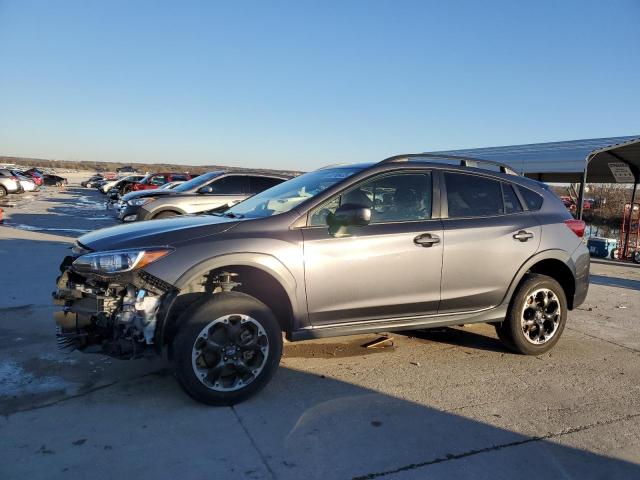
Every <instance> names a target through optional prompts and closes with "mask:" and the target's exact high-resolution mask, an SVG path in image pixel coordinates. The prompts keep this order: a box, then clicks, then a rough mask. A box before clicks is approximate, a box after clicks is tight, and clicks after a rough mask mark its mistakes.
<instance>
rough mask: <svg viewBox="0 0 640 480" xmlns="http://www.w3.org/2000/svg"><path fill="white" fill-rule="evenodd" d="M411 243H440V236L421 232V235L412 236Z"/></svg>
mask: <svg viewBox="0 0 640 480" xmlns="http://www.w3.org/2000/svg"><path fill="white" fill-rule="evenodd" d="M413 243H415V244H416V245H420V246H421V247H433V246H434V245H436V244H438V243H440V237H438V236H437V235H433V234H431V233H423V234H422V235H418V236H417V237H416V238H414V239H413Z"/></svg>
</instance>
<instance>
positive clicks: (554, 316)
mask: <svg viewBox="0 0 640 480" xmlns="http://www.w3.org/2000/svg"><path fill="white" fill-rule="evenodd" d="M566 320H567V299H566V295H565V293H564V290H563V289H562V287H561V286H560V284H559V283H558V282H557V281H555V280H554V279H553V278H551V277H548V276H546V275H539V274H530V275H527V276H526V277H525V279H524V280H523V281H522V283H521V284H520V285H519V286H518V288H517V290H516V292H515V293H514V295H513V298H512V300H511V305H510V306H509V311H508V313H507V317H506V318H505V319H504V321H503V322H502V324H500V325H498V326H496V332H498V336H499V337H500V339H501V340H502V341H503V342H504V344H505V346H506V347H507V348H510V349H511V350H514V351H516V352H519V353H523V354H525V355H539V354H541V353H544V352H546V351H548V350H550V349H551V348H553V346H554V345H555V344H556V343H557V342H558V340H559V339H560V336H561V335H562V331H563V330H564V326H565V323H566Z"/></svg>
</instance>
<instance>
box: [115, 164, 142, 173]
mask: <svg viewBox="0 0 640 480" xmlns="http://www.w3.org/2000/svg"><path fill="white" fill-rule="evenodd" d="M116 172H118V173H120V174H122V173H138V170H137V169H135V168H133V167H132V166H131V165H125V166H124V167H120V168H116Z"/></svg>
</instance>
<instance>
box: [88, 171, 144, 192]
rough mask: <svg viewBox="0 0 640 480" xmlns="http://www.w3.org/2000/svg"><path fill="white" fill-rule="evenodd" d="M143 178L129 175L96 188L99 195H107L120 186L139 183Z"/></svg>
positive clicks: (142, 176)
mask: <svg viewBox="0 0 640 480" xmlns="http://www.w3.org/2000/svg"><path fill="white" fill-rule="evenodd" d="M144 177H145V176H144V175H129V176H127V177H120V178H117V179H115V180H109V181H107V182H105V183H103V184H102V185H100V186H99V187H98V190H99V191H100V192H101V193H108V192H109V191H111V190H112V189H113V188H116V189H117V187H119V186H120V185H126V184H132V183H136V182H139V181H140V180H142V179H143V178H144Z"/></svg>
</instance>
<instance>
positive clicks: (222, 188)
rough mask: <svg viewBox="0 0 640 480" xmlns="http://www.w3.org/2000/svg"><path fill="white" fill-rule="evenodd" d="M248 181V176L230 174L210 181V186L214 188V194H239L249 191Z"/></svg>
mask: <svg viewBox="0 0 640 480" xmlns="http://www.w3.org/2000/svg"><path fill="white" fill-rule="evenodd" d="M246 183H247V177H240V176H228V177H222V178H221V179H219V180H216V181H215V182H213V183H210V184H209V186H210V187H211V188H212V189H213V191H212V192H211V193H213V194H217V195H237V194H242V193H244V192H245V191H247V188H246Z"/></svg>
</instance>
